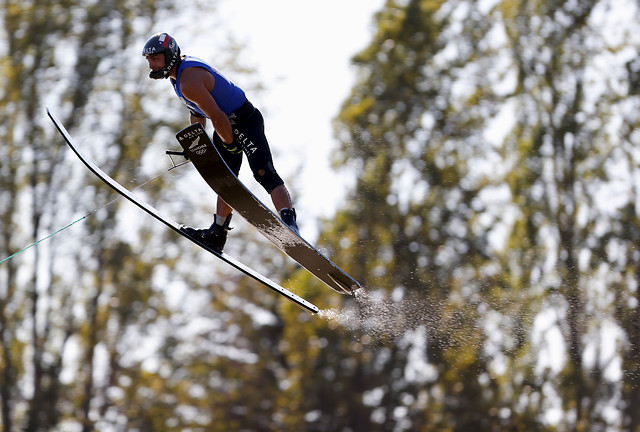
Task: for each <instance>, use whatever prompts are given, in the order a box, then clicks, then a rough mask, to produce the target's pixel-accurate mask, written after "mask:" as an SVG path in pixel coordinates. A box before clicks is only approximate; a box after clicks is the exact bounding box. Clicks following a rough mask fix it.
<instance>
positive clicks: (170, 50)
mask: <svg viewBox="0 0 640 432" xmlns="http://www.w3.org/2000/svg"><path fill="white" fill-rule="evenodd" d="M158 53H164V67H163V68H162V69H160V70H157V71H151V72H149V78H153V79H161V78H168V77H169V72H171V69H173V68H174V67H175V66H176V65H177V64H178V63H179V62H180V47H179V46H178V42H176V40H175V39H174V38H172V37H171V36H169V35H168V34H167V33H158V34H155V35H153V36H151V37H150V38H149V40H148V41H147V43H146V44H144V48H143V50H142V55H143V56H145V57H146V56H148V55H152V54H158Z"/></svg>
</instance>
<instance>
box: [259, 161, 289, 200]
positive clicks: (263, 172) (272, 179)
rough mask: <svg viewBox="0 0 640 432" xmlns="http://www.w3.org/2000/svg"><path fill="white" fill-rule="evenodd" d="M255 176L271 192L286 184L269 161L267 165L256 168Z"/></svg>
mask: <svg viewBox="0 0 640 432" xmlns="http://www.w3.org/2000/svg"><path fill="white" fill-rule="evenodd" d="M253 177H254V178H255V179H256V181H257V182H258V183H260V185H261V186H262V187H263V188H264V189H265V190H266V191H267V193H269V194H270V193H271V192H272V191H273V190H274V189H275V188H277V187H278V186H280V185H283V184H284V181H283V180H282V179H281V178H280V176H279V175H278V173H277V172H276V170H275V168H274V167H273V164H272V163H271V162H269V163H268V164H267V166H266V167H264V168H261V169H258V170H256V172H254V174H253Z"/></svg>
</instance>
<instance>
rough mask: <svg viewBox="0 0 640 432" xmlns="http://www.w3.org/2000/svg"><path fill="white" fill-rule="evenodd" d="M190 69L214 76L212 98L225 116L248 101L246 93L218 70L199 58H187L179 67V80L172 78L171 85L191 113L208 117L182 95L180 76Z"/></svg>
mask: <svg viewBox="0 0 640 432" xmlns="http://www.w3.org/2000/svg"><path fill="white" fill-rule="evenodd" d="M190 67H201V68H204V69H206V70H208V71H209V72H210V73H211V75H213V77H214V78H215V80H216V83H215V85H214V86H213V91H212V92H211V96H213V99H214V100H215V101H216V103H217V104H218V106H219V107H220V109H221V110H222V111H223V112H224V113H225V114H227V115H229V114H231V113H232V112H234V111H235V110H237V109H238V108H240V107H241V106H242V104H243V103H244V102H245V101H246V100H247V98H246V96H245V94H244V91H243V90H242V89H241V88H240V87H238V86H237V85H235V84H234V83H233V82H232V81H230V80H228V79H227V78H226V77H225V76H224V75H222V74H221V73H220V72H218V71H217V70H216V69H214V68H213V67H211V66H210V65H208V64H207V63H205V62H204V61H202V60H200V59H199V58H197V57H190V56H187V57H185V58H183V59H182V61H181V62H180V64H179V65H178V75H177V79H175V80H174V79H173V78H171V84H173V89H174V90H175V91H176V94H177V95H178V97H179V98H180V99H182V101H183V102H184V103H185V104H186V105H187V107H188V108H189V109H190V110H191V111H193V112H196V113H198V114H200V115H201V116H203V117H207V115H206V114H205V113H203V112H202V111H201V110H200V108H198V106H197V105H196V104H194V103H193V102H191V101H190V100H188V99H187V98H185V97H184V95H183V94H182V90H181V89H180V74H181V73H182V71H183V70H185V69H186V68H190Z"/></svg>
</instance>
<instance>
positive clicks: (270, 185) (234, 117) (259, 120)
mask: <svg viewBox="0 0 640 432" xmlns="http://www.w3.org/2000/svg"><path fill="white" fill-rule="evenodd" d="M229 120H231V128H232V130H233V141H234V142H233V144H234V145H232V146H229V147H230V148H233V147H239V148H241V149H242V152H243V153H244V154H245V155H246V156H247V160H248V161H249V166H250V167H251V171H252V172H253V177H254V178H255V179H256V180H257V181H258V183H260V184H261V185H262V187H264V188H265V190H266V191H267V192H268V193H271V191H272V190H273V189H275V188H276V187H278V186H280V185H282V184H284V181H283V180H282V179H281V178H280V176H279V175H278V173H277V172H276V170H275V168H274V167H273V157H272V156H271V149H270V148H269V143H268V142H267V137H266V136H265V133H264V118H263V117H262V113H261V112H260V110H258V109H257V108H255V107H254V106H253V104H251V102H249V101H248V100H247V101H245V103H244V104H243V105H242V106H241V107H240V108H238V109H237V110H235V111H234V112H232V113H231V114H230V115H229ZM213 143H214V145H215V146H216V148H217V149H218V151H219V152H220V154H221V155H222V158H223V159H224V161H225V162H226V163H227V165H228V166H229V168H230V169H231V171H233V173H234V174H235V175H236V176H237V175H238V174H239V173H240V167H241V166H242V153H240V152H237V153H232V152H230V151H229V150H227V147H225V145H224V143H223V142H222V139H221V138H220V136H219V135H218V133H217V132H214V134H213Z"/></svg>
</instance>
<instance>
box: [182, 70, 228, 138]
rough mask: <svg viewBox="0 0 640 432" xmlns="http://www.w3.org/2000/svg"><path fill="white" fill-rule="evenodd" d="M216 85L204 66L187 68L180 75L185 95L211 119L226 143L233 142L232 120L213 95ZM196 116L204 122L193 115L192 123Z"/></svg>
mask: <svg viewBox="0 0 640 432" xmlns="http://www.w3.org/2000/svg"><path fill="white" fill-rule="evenodd" d="M214 85H215V78H214V77H213V75H211V74H210V73H209V72H208V71H207V70H206V69H203V68H199V67H192V68H188V69H185V70H184V71H183V72H182V74H181V76H180V88H181V89H182V94H183V95H184V97H186V98H187V99H189V100H190V101H191V102H193V103H195V104H196V105H197V106H198V108H200V109H201V110H202V112H203V113H205V114H206V115H207V117H209V118H210V119H211V123H213V128H214V129H215V130H216V132H217V133H218V135H220V138H222V141H223V142H224V143H225V144H231V143H232V142H233V130H232V128H231V122H230V121H229V118H228V117H227V115H226V114H225V113H224V112H223V111H222V110H221V109H220V107H219V106H218V104H217V103H216V101H215V100H214V99H213V96H211V90H213V86H214ZM194 118H195V119H196V121H198V122H200V123H202V120H201V119H198V118H197V117H195V116H191V123H194ZM205 121H206V120H205Z"/></svg>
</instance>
